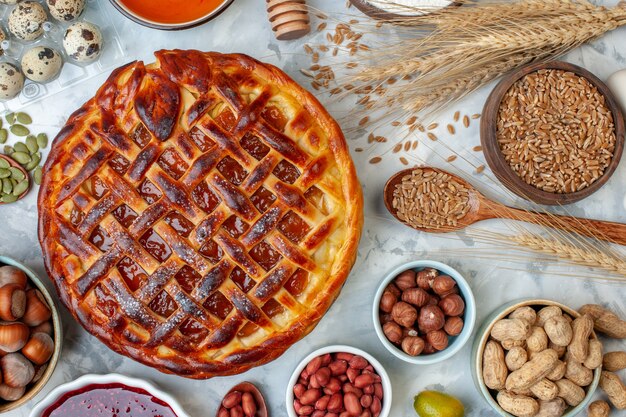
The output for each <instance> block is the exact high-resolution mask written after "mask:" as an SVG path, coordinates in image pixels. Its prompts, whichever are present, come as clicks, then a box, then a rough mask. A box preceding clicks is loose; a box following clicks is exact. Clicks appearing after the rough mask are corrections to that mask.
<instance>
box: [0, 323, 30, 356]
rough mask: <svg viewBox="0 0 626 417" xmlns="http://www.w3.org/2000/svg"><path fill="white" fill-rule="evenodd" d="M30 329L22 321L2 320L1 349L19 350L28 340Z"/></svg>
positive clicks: (0, 331) (0, 328)
mask: <svg viewBox="0 0 626 417" xmlns="http://www.w3.org/2000/svg"><path fill="white" fill-rule="evenodd" d="M29 335H30V329H29V328H28V327H27V326H26V325H25V324H24V323H20V322H0V349H2V350H3V351H4V352H6V353H12V352H17V351H18V350H20V349H21V348H23V347H24V345H25V344H26V342H28V336H29Z"/></svg>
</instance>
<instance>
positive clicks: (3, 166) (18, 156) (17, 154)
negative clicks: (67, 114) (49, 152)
mask: <svg viewBox="0 0 626 417" xmlns="http://www.w3.org/2000/svg"><path fill="white" fill-rule="evenodd" d="M4 119H5V121H6V123H7V124H8V125H7V126H5V122H4V121H3V120H2V118H0V144H4V153H3V154H2V153H0V204H9V203H14V202H16V201H18V200H20V199H22V198H24V197H25V196H26V194H28V191H30V188H31V186H32V183H33V182H34V183H35V184H37V185H39V184H41V170H42V168H41V165H40V164H41V162H42V154H41V150H43V149H45V148H46V147H47V146H48V136H47V135H46V134H45V133H40V134H37V135H35V134H33V133H31V129H30V128H29V127H28V126H29V125H31V124H32V123H33V119H32V118H31V117H30V116H29V115H28V114H27V113H24V112H20V113H8V114H7V115H6V116H5V118H4ZM16 138H17V139H16ZM9 140H11V142H12V143H13V144H12V145H6V143H7V142H8V141H9Z"/></svg>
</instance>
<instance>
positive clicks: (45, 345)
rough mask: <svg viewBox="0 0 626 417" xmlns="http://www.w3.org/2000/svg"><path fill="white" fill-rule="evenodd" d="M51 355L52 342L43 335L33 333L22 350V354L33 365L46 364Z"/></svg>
mask: <svg viewBox="0 0 626 417" xmlns="http://www.w3.org/2000/svg"><path fill="white" fill-rule="evenodd" d="M53 353H54V340H52V338H51V337H50V336H48V335H47V334H45V333H35V334H34V335H32V336H31V338H30V340H29V341H28V343H26V346H24V348H22V354H23V355H24V356H25V357H26V358H27V359H28V360H30V361H31V362H32V363H34V364H35V365H43V364H44V363H46V362H48V361H49V360H50V357H52V354H53Z"/></svg>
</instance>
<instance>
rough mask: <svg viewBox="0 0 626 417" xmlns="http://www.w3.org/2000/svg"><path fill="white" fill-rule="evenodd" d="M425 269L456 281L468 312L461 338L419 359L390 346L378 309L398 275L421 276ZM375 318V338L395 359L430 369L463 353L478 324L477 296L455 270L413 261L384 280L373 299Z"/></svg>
mask: <svg viewBox="0 0 626 417" xmlns="http://www.w3.org/2000/svg"><path fill="white" fill-rule="evenodd" d="M425 268H435V269H436V270H438V271H439V272H442V273H444V274H446V275H449V276H450V277H452V279H454V280H455V281H456V284H457V286H458V287H459V292H460V294H459V295H460V296H461V297H463V300H464V301H465V312H464V313H463V331H461V334H459V335H458V336H450V337H449V340H450V344H449V345H448V347H447V348H445V349H444V350H442V351H440V352H435V353H431V354H428V355H426V354H425V355H419V356H411V355H408V354H406V353H404V352H403V351H402V350H401V349H399V348H398V347H396V345H394V344H393V343H391V342H390V341H389V340H388V339H387V336H385V333H384V332H383V326H382V325H381V324H380V319H379V305H380V299H381V297H382V296H383V292H384V291H385V288H387V285H389V283H390V282H391V281H393V280H394V279H395V278H396V277H397V276H398V274H400V273H401V272H404V271H407V270H409V269H412V270H414V271H416V272H418V271H421V270H422V269H425ZM372 318H373V320H374V329H376V334H377V335H378V338H379V339H380V341H381V342H382V344H383V345H385V347H386V348H387V350H388V351H389V352H391V353H392V354H393V355H394V356H396V357H397V358H400V359H402V360H403V361H405V362H409V363H412V364H415V365H431V364H433V363H439V362H443V361H445V360H446V359H449V358H450V357H452V356H453V355H454V354H456V353H457V352H458V351H459V350H461V349H462V348H463V346H465V344H466V343H467V341H468V340H469V339H470V336H471V335H472V331H473V330H474V325H475V324H476V301H475V300H474V293H472V290H471V288H470V286H469V284H468V283H467V281H466V280H465V278H463V276H462V275H461V274H460V273H459V272H458V271H457V270H456V269H454V268H452V267H450V266H448V265H446V264H442V263H441V262H437V261H428V260H423V261H413V262H409V263H405V264H402V265H400V266H398V267H397V268H395V269H393V270H392V271H391V272H390V273H389V274H388V275H387V276H386V277H385V279H383V281H382V282H381V284H380V287H378V291H376V296H375V297H374V305H373V308H372Z"/></svg>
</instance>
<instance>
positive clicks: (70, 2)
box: [46, 0, 85, 22]
mask: <svg viewBox="0 0 626 417" xmlns="http://www.w3.org/2000/svg"><path fill="white" fill-rule="evenodd" d="M46 3H48V8H49V9H50V14H51V15H52V17H54V18H55V19H56V20H60V21H61V22H70V21H72V20H74V19H76V18H77V17H78V16H80V15H81V14H82V13H83V10H85V0H46Z"/></svg>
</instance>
